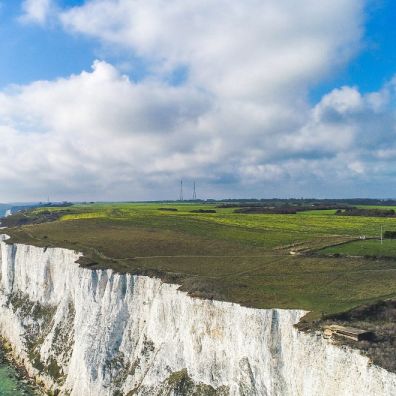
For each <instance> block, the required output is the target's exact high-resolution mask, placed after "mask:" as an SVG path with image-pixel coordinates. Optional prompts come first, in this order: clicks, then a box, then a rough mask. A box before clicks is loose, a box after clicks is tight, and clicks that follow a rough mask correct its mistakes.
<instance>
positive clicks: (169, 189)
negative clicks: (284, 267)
mask: <svg viewBox="0 0 396 396" xmlns="http://www.w3.org/2000/svg"><path fill="white" fill-rule="evenodd" d="M26 3H31V4H34V3H36V4H44V2H38V1H36V2H33V1H30V2H29V1H28V2H26ZM48 4H49V3H48ZM55 14H56V16H54V15H53V17H55V18H58V20H59V21H61V23H62V24H63V26H64V29H66V31H70V32H73V34H83V35H88V36H91V37H93V38H96V39H97V40H99V41H100V42H101V43H102V45H104V46H113V47H115V48H118V49H119V51H120V52H122V53H123V54H129V55H130V56H131V57H134V58H139V59H140V60H141V61H142V62H143V63H144V64H145V65H147V68H148V71H147V75H146V77H145V78H144V79H141V80H138V81H137V82H135V81H133V79H131V80H130V79H129V78H128V77H126V76H124V75H122V74H121V73H120V72H119V70H117V68H116V67H114V66H112V65H111V64H109V63H108V62H105V61H96V62H95V63H94V64H93V68H92V70H91V71H83V72H81V73H80V74H77V75H72V76H68V77H65V78H60V79H58V80H55V81H37V82H34V83H32V84H29V85H25V86H13V87H9V88H7V89H6V90H5V91H3V92H1V93H0V134H1V136H2V139H1V140H0V150H1V151H2V153H3V155H2V156H1V157H0V169H2V170H1V171H0V181H1V183H0V191H1V192H2V193H3V196H10V197H12V198H13V199H22V198H23V196H22V195H25V197H26V194H28V195H29V197H31V198H35V199H37V198H38V199H40V198H42V197H43V196H46V194H48V193H49V194H51V195H52V196H55V197H56V198H58V199H63V198H65V199H128V198H129V199H148V198H152V199H156V198H176V197H177V180H179V179H180V178H184V179H189V180H193V179H196V180H197V181H198V185H199V186H201V192H202V193H203V194H205V195H206V196H217V197H220V196H224V195H226V196H252V195H258V196H271V195H283V196H285V195H286V196H290V195H326V194H328V193H329V191H332V192H333V195H337V194H339V195H343V194H344V193H347V194H348V191H350V193H351V194H353V195H359V193H358V192H359V190H356V189H355V190H353V188H352V189H351V190H348V186H356V185H360V184H361V185H367V186H368V185H369V183H370V180H374V179H375V178H376V177H377V176H378V175H381V172H382V174H383V172H384V168H386V167H387V166H388V165H389V164H391V163H392V161H394V160H395V159H396V158H395V153H396V145H394V143H393V140H394V134H395V133H396V131H395V119H394V109H393V103H394V98H395V92H394V91H395V83H394V82H393V81H391V82H389V83H388V84H386V85H385V86H384V87H383V88H382V89H381V90H379V91H378V92H373V93H369V94H363V93H361V92H360V91H359V89H358V88H357V87H340V88H337V89H334V90H333V91H331V92H329V93H328V94H327V95H325V96H324V97H323V98H322V99H321V100H320V101H319V103H317V104H316V105H313V106H311V105H310V104H309V101H308V100H307V92H308V91H309V89H310V88H311V87H312V86H313V85H314V84H316V83H317V82H318V81H321V80H322V79H323V78H325V77H327V76H328V75H329V74H330V73H333V72H334V71H335V70H336V69H337V68H339V67H342V65H344V64H345V63H346V62H348V60H349V59H350V57H351V56H353V55H354V53H355V52H356V51H358V49H359V46H360V39H361V34H362V28H361V25H362V19H363V9H362V3H359V2H351V1H349V0H331V1H330V0H323V1H321V2H320V3H319V2H317V1H314V0H306V1H305V2H304V7H302V6H301V4H300V3H298V2H295V1H293V0H286V1H283V2H279V1H275V0H266V1H261V0H260V1H259V0H246V1H244V2H240V1H237V0H228V1H225V0H217V1H214V0H204V1H202V0H200V1H198V0H191V1H185V0H183V1H182V0H172V1H169V0H168V1H165V0H151V1H139V0H134V1H129V0H117V1H115V0H91V1H89V2H86V3H85V4H83V5H82V6H79V7H72V8H69V9H64V10H59V9H58V10H57V11H56V13H55ZM36 21H37V22H40V18H36ZM125 57H126V58H128V55H126V56H125ZM180 69H183V70H185V71H186V78H185V79H184V80H183V81H182V83H180V84H177V85H176V84H172V83H170V82H169V81H170V80H169V75H171V74H172V73H175V72H177V71H178V70H180ZM132 74H133V71H132ZM10 164H12V166H9V165H10ZM5 169H7V170H6V171H5ZM11 181H12V183H11V184H12V186H13V191H12V192H8V193H7V191H8V190H7V189H8V186H9V185H10V182H11ZM359 183H360V184H359ZM355 191H356V192H355ZM361 191H363V190H361ZM334 192H335V193H334ZM7 194H8V195H7ZM362 194H363V195H364V192H363V193H362Z"/></svg>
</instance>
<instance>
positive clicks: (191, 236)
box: [4, 202, 396, 317]
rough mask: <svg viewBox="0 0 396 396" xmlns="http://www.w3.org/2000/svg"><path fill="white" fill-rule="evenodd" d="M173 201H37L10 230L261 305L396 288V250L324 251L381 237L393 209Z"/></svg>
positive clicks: (359, 300)
mask: <svg viewBox="0 0 396 396" xmlns="http://www.w3.org/2000/svg"><path fill="white" fill-rule="evenodd" d="M166 207H167V205H166V204H164V203H160V204H128V203H125V204H89V205H74V206H71V207H62V208H55V207H50V208H38V209H34V210H32V211H28V212H24V213H18V214H16V215H15V217H13V216H11V217H10V218H8V219H7V224H9V226H10V227H9V228H8V229H7V230H5V231H4V232H6V233H7V234H9V235H11V236H12V240H11V241H13V242H23V243H30V244H34V245H38V246H61V247H66V248H71V249H74V250H77V251H81V252H83V253H84V258H82V259H81V260H80V264H81V265H84V266H86V267H90V268H112V269H114V270H116V271H119V272H130V273H135V274H145V275H152V276H159V277H161V278H162V279H164V280H166V281H170V282H177V283H180V284H181V288H182V289H183V290H186V291H188V292H189V293H190V294H191V295H193V296H199V297H205V298H214V299H220V300H227V301H233V302H237V303H240V304H243V305H246V306H251V307H256V308H269V307H274V306H276V307H282V308H300V309H306V310H310V311H312V314H311V316H312V317H320V316H321V315H323V314H331V313H337V312H342V311H345V310H347V309H350V308H353V307H356V306H358V305H361V304H364V303H368V302H373V301H377V300H379V299H386V298H393V297H396V261H395V260H393V259H391V258H388V259H382V260H378V259H373V258H370V259H369V258H365V257H348V256H347V255H345V257H343V256H341V257H337V258H334V257H329V256H327V255H318V254H317V253H315V252H317V251H318V250H319V251H320V250H321V249H323V248H326V247H328V246H329V245H337V244H341V245H339V246H340V247H345V246H347V245H348V243H347V244H346V245H343V243H346V242H348V241H353V240H356V239H358V238H359V236H361V235H365V236H366V237H368V238H374V237H377V236H378V232H379V229H380V226H381V225H384V226H385V227H386V229H388V230H396V219H394V218H368V217H349V216H337V215H335V210H316V211H303V212H298V213H297V214H285V215H283V214H239V213H234V209H235V208H231V207H222V208H221V207H216V205H215V204H191V203H190V204H183V203H174V202H173V203H171V204H169V207H170V208H173V209H177V211H175V210H171V211H167V210H158V209H163V208H166ZM209 210H216V212H208V211H209ZM18 218H19V220H18V221H17V219H18ZM21 219H22V221H21ZM18 222H19V224H22V225H20V226H16V227H12V226H13V225H15V224H17V223H18ZM29 223H33V224H29ZM362 242H369V243H371V244H373V245H375V246H376V247H377V248H378V246H380V243H379V241H377V240H372V239H369V240H367V241H362ZM393 242H394V243H395V246H396V241H387V243H389V244H392V243H393ZM337 246H338V245H337ZM383 246H384V245H383ZM379 249H380V247H379ZM392 249H394V247H393V245H392ZM389 250H391V249H389ZM291 251H292V253H297V254H295V255H291V254H290V252H291ZM394 252H395V253H396V249H394ZM299 253H300V254H299ZM332 253H334V252H332Z"/></svg>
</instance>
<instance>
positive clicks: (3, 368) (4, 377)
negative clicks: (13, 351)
mask: <svg viewBox="0 0 396 396" xmlns="http://www.w3.org/2000/svg"><path fill="white" fill-rule="evenodd" d="M27 395H28V396H33V395H37V393H36V392H35V391H34V390H33V388H32V387H30V386H29V384H28V383H27V381H26V380H24V379H23V378H22V377H21V375H20V374H19V373H18V371H17V370H16V369H15V368H14V367H12V366H11V365H10V364H9V363H8V362H7V360H6V359H5V357H4V352H3V351H2V350H0V396H27Z"/></svg>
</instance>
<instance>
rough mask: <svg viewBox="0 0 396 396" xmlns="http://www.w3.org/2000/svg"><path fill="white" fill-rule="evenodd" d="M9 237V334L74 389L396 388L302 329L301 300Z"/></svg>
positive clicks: (391, 378) (97, 394)
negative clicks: (232, 293)
mask: <svg viewBox="0 0 396 396" xmlns="http://www.w3.org/2000/svg"><path fill="white" fill-rule="evenodd" d="M5 238H6V237H4V236H3V237H2V241H1V242H0V249H1V279H0V333H1V335H2V336H3V337H4V338H5V339H7V340H8V341H9V342H10V344H11V345H12V347H13V349H14V354H15V356H17V357H18V359H19V360H20V361H21V362H23V363H24V365H25V366H26V368H27V369H28V371H29V372H30V374H31V375H32V376H35V377H36V379H37V380H38V381H39V382H41V383H42V384H43V385H44V386H45V387H46V388H47V389H51V390H53V391H55V390H58V391H60V393H61V394H67V395H69V394H70V395H76V396H77V395H78V396H80V395H86V396H90V395H92V396H101V395H135V394H136V395H150V396H151V395H192V394H194V395H200V394H201V395H249V396H251V395H260V396H262V395H280V396H286V395H329V396H330V395H331V396H334V395H345V396H346V395H348V396H351V395H359V396H360V395H381V396H383V395H395V394H396V375H395V374H392V373H389V372H387V371H386V370H383V369H381V368H378V367H376V366H372V365H370V364H369V361H368V359H367V358H365V357H363V356H361V355H360V354H359V353H357V352H355V351H351V350H348V349H343V348H338V347H336V346H333V345H331V344H329V343H328V342H327V341H326V340H324V339H322V338H321V337H318V336H314V335H309V334H304V333H300V332H298V331H297V330H296V329H295V328H294V327H293V324H294V323H296V322H298V320H299V319H300V317H301V316H302V315H304V313H305V312H304V311H299V310H281V309H265V310H258V309H250V308H244V307H241V306H239V305H236V304H232V303H225V302H218V301H206V300H199V299H193V298H190V297H189V296H187V295H186V294H185V293H183V292H180V291H178V290H177V286H176V285H169V284H164V283H162V282H161V281H160V280H158V279H152V278H148V277H143V276H133V275H120V274H115V273H113V272H112V271H111V270H107V271H91V270H89V269H83V268H80V267H79V266H78V265H77V264H76V263H75V261H76V260H77V259H78V257H79V255H78V254H77V253H75V252H73V251H70V250H65V249H52V248H49V249H42V248H37V247H33V246H26V245H8V244H6V243H5V242H4V239H5Z"/></svg>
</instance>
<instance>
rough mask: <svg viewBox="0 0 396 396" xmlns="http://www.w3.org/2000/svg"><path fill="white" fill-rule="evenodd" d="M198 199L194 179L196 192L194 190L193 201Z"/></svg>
mask: <svg viewBox="0 0 396 396" xmlns="http://www.w3.org/2000/svg"><path fill="white" fill-rule="evenodd" d="M196 199H197V192H196V191H195V180H194V192H193V201H196Z"/></svg>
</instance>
